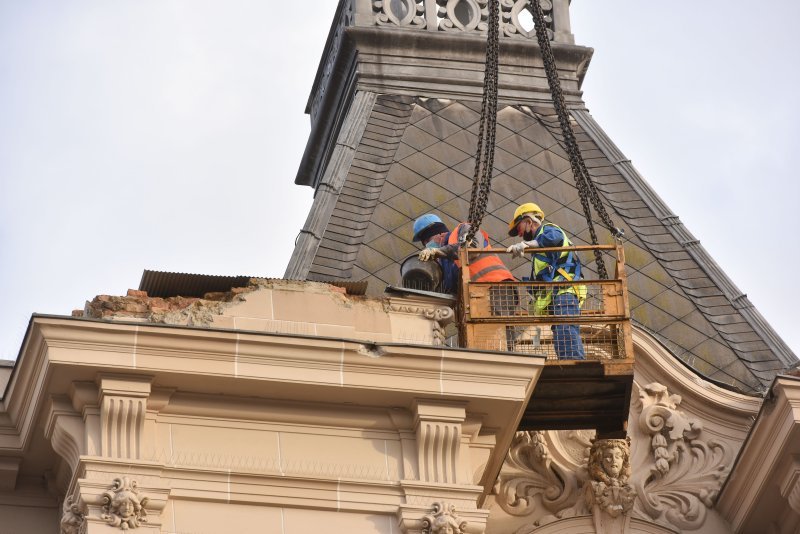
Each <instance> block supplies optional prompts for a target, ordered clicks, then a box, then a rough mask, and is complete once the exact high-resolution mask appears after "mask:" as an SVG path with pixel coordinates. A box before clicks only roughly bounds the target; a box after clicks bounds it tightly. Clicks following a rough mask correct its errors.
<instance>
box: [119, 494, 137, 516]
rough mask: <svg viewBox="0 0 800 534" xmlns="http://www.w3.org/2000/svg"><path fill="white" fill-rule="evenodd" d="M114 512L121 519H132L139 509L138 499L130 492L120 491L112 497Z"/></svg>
mask: <svg viewBox="0 0 800 534" xmlns="http://www.w3.org/2000/svg"><path fill="white" fill-rule="evenodd" d="M113 507H114V510H115V511H116V513H117V515H118V516H120V517H121V518H122V519H129V518H131V517H134V516H135V515H136V513H137V512H138V511H139V510H140V509H141V505H140V504H139V499H137V498H136V495H135V494H133V493H132V492H130V491H121V492H119V493H117V495H116V496H115V497H114V503H113Z"/></svg>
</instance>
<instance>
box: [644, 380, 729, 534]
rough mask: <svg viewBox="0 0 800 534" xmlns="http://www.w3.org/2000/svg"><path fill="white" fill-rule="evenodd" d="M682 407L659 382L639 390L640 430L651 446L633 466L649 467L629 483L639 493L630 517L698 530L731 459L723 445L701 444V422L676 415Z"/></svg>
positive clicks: (702, 442) (645, 449)
mask: <svg viewBox="0 0 800 534" xmlns="http://www.w3.org/2000/svg"><path fill="white" fill-rule="evenodd" d="M680 403H681V397H680V395H670V394H669V391H668V390H667V388H666V386H663V385H662V384H659V383H657V382H653V383H651V384H647V385H646V386H644V387H642V388H640V391H639V405H640V409H641V413H640V414H639V417H638V427H639V428H638V430H639V431H641V432H642V433H643V434H644V436H646V437H647V438H649V447H640V448H639V449H638V450H636V457H635V458H634V464H635V465H637V466H639V465H641V466H647V465H649V466H650V467H649V469H647V468H640V469H637V471H636V472H635V475H634V477H633V479H632V484H633V486H634V487H635V489H636V491H637V493H638V494H639V499H638V500H637V502H636V506H635V509H634V515H635V516H636V517H640V518H643V519H646V520H650V521H655V522H656V523H659V524H661V525H664V526H668V527H671V528H676V527H677V528H678V529H681V530H696V529H699V528H700V527H702V526H703V524H704V523H705V520H706V515H707V511H708V509H710V508H711V507H712V506H713V504H714V500H715V499H716V497H717V494H718V493H719V490H720V488H721V487H722V483H723V482H724V481H725V479H726V478H727V476H728V474H729V472H730V467H729V466H728V465H727V464H728V462H727V461H726V458H728V456H729V454H728V447H727V446H726V445H725V444H723V443H720V442H717V441H715V440H708V441H703V440H701V439H700V437H701V436H702V432H703V426H702V423H701V422H700V421H697V420H692V419H689V418H688V417H687V416H686V414H685V413H684V412H682V411H681V410H679V409H678V407H679V405H680ZM642 445H644V444H643V443H642ZM648 456H649V458H648Z"/></svg>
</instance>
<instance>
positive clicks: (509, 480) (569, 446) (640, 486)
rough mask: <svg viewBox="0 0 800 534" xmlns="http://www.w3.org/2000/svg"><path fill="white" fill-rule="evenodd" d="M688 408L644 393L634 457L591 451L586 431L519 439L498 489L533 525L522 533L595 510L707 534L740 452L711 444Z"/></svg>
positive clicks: (615, 450) (649, 390)
mask: <svg viewBox="0 0 800 534" xmlns="http://www.w3.org/2000/svg"><path fill="white" fill-rule="evenodd" d="M681 402H682V399H681V397H680V396H679V395H674V394H670V393H669V391H668V390H667V388H666V387H665V386H663V385H661V384H659V383H651V384H647V385H645V386H642V387H639V388H638V398H637V399H636V400H635V402H633V403H632V406H631V418H630V423H629V424H630V426H629V434H630V437H631V446H630V449H628V448H627V443H623V442H622V441H624V440H597V441H594V444H593V445H591V446H590V443H589V437H588V435H586V432H584V431H560V432H518V433H517V435H516V436H515V438H514V441H513V442H512V446H511V448H510V450H509V452H508V456H507V457H506V462H505V465H504V466H503V470H502V471H501V473H500V476H499V478H498V482H497V485H496V486H495V491H496V494H497V497H496V501H497V503H498V504H499V506H500V507H501V508H502V509H503V511H505V512H506V513H507V514H509V515H510V516H516V517H520V518H530V522H529V523H528V524H527V525H526V526H523V527H521V528H519V529H518V530H517V531H516V532H517V533H518V534H526V533H531V532H535V531H536V530H537V529H538V528H539V527H540V526H542V525H545V524H547V523H551V522H553V521H556V520H558V519H562V518H566V517H573V516H579V515H589V514H591V508H592V507H593V506H595V505H597V506H599V507H601V508H603V509H604V510H605V512H604V513H607V514H608V515H609V516H611V517H613V516H614V515H615V514H616V515H617V516H619V515H620V514H630V516H631V517H637V518H639V519H643V520H646V521H651V522H654V523H657V524H660V525H662V526H664V527H667V528H671V529H673V530H679V531H692V530H694V531H701V530H702V527H703V524H704V523H705V521H706V518H707V514H708V511H709V509H711V508H712V507H713V505H714V500H715V499H716V496H717V494H718V493H719V491H720V488H721V486H722V483H723V482H724V481H725V478H726V477H727V476H728V474H729V460H730V458H731V457H732V456H733V452H732V450H731V448H732V447H733V445H731V444H727V443H723V442H720V441H717V440H714V439H709V438H708V437H707V435H706V434H704V432H703V426H702V422H701V421H699V420H697V419H694V418H690V417H688V416H687V415H686V414H685V413H684V412H683V411H681V410H680V404H681ZM581 451H583V452H582V453H581ZM628 451H629V452H628ZM587 453H589V454H587Z"/></svg>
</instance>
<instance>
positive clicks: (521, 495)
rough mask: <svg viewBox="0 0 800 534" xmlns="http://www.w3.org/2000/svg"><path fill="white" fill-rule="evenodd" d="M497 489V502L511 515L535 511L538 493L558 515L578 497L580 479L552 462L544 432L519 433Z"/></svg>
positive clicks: (512, 445)
mask: <svg viewBox="0 0 800 534" xmlns="http://www.w3.org/2000/svg"><path fill="white" fill-rule="evenodd" d="M497 492H498V494H499V496H498V504H499V505H500V507H501V508H502V509H503V510H504V511H505V512H506V513H508V514H510V515H513V516H520V517H522V516H527V515H530V514H532V513H533V512H534V511H535V508H536V506H537V502H536V497H537V496H541V503H542V505H544V507H545V508H546V509H547V510H548V511H549V512H550V513H552V514H555V513H557V512H558V511H560V510H563V509H565V508H568V507H570V506H572V505H573V504H575V502H576V501H577V500H578V480H577V478H576V477H575V475H574V474H573V473H571V472H570V471H568V470H567V469H564V467H562V466H560V465H558V464H557V463H556V462H553V461H552V458H551V456H550V453H549V451H548V449H547V443H546V441H545V436H544V432H541V431H535V432H517V433H516V435H515V436H514V440H513V441H512V442H511V448H510V449H509V451H508V455H507V457H506V465H505V467H504V468H503V471H502V472H501V473H500V477H499V478H498V484H497Z"/></svg>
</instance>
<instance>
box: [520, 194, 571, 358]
mask: <svg viewBox="0 0 800 534" xmlns="http://www.w3.org/2000/svg"><path fill="white" fill-rule="evenodd" d="M508 235H509V236H512V237H513V236H519V237H520V238H521V239H522V240H521V241H520V242H519V243H515V244H513V245H511V246H510V247H508V249H507V251H508V252H510V253H511V254H512V256H514V257H522V256H524V255H525V249H529V248H539V247H569V246H572V243H571V242H570V240H569V238H568V237H567V234H566V232H564V230H562V229H561V228H559V227H558V226H556V225H555V224H552V223H548V222H545V221H544V212H543V211H542V209H541V208H540V207H539V206H538V205H537V204H534V203H533V202H528V203H526V204H522V205H521V206H519V207H518V208H517V209H516V211H515V212H514V217H513V218H512V219H511V221H509V223H508ZM580 278H581V262H580V259H579V258H578V255H577V254H576V253H574V252H573V251H566V250H565V251H562V252H547V253H538V254H537V253H535V252H534V254H533V259H532V268H531V280H538V281H541V282H571V281H575V280H580ZM554 292H555V295H553V293H554ZM534 297H535V299H536V300H535V301H534V302H533V304H532V307H533V313H534V314H537V315H553V316H572V315H580V314H581V304H583V300H584V299H585V298H586V286H575V285H564V286H560V287H559V288H557V289H556V290H555V291H553V290H552V289H551V288H550V287H549V286H541V287H539V288H536V287H534ZM552 330H553V345H554V346H555V350H556V354H557V355H558V357H559V358H560V359H565V360H583V359H585V355H584V352H583V343H582V342H581V337H580V328H579V326H578V325H575V324H564V325H554V326H553V327H552Z"/></svg>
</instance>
